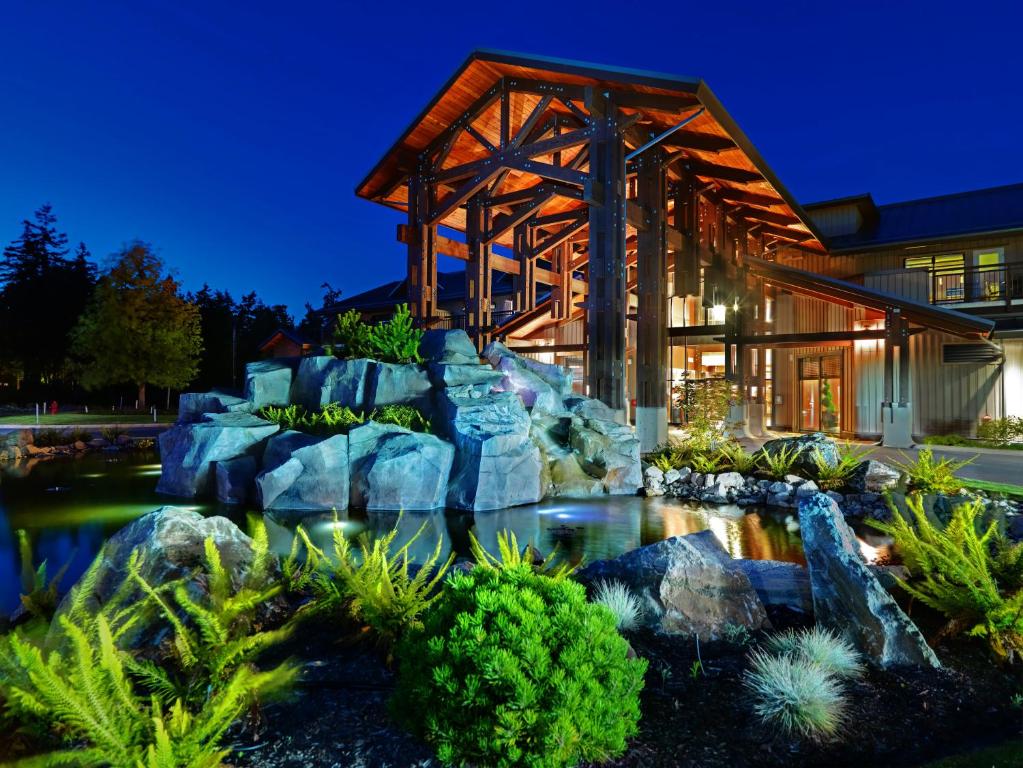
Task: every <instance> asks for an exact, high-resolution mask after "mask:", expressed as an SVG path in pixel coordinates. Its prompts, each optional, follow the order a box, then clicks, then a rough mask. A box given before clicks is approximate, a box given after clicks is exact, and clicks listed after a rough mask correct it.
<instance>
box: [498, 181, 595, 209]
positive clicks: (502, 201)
mask: <svg viewBox="0 0 1023 768" xmlns="http://www.w3.org/2000/svg"><path fill="white" fill-rule="evenodd" d="M545 190H550V191H552V192H554V194H555V195H557V196H558V197H568V198H571V199H573V200H582V199H583V192H582V190H581V189H579V188H578V187H572V186H568V185H566V184H558V183H557V182H553V181H541V182H540V183H538V184H534V185H533V186H531V187H526V188H525V189H519V190H516V191H514V192H508V193H507V194H504V195H498V196H497V197H494V198H491V199H490V200H489V201H488V203H487V204H488V205H491V206H501V205H515V204H516V203H525V202H528V201H529V200H532V199H533V198H535V197H536V196H537V195H538V194H543V192H544V191H545Z"/></svg>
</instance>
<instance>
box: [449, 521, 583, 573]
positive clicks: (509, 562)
mask: <svg viewBox="0 0 1023 768" xmlns="http://www.w3.org/2000/svg"><path fill="white" fill-rule="evenodd" d="M469 551H470V552H471V554H472V558H473V560H474V561H475V562H476V565H477V566H478V567H481V568H496V569H498V570H504V569H507V568H518V567H520V566H526V567H527V568H532V569H533V570H534V571H536V572H537V573H540V574H542V575H544V576H549V577H550V578H552V579H565V578H568V577H569V576H571V575H572V574H573V573H574V572H575V570H576V568H577V567H578V566H576V565H572V564H570V563H567V562H562V563H558V562H557V560H558V551H557V549H555V550H554V551H553V552H551V553H550V554H549V555H547V556H546V557H545V558H544V559H543V560H542V561H540V562H539V563H537V562H536V561H535V559H534V557H533V555H534V554H535V553H536V550H535V549H534V548H533V544H532V542H530V543H527V544H526V546H525V547H523V548H522V549H519V542H518V539H517V538H516V537H515V532H514V531H508V530H503V531H501V532H499V533H498V534H497V556H496V557H495V556H494V555H492V554H490V553H489V552H487V550H486V549H484V548H483V545H482V544H480V542H479V539H477V538H476V536H475V535H474V534H473V533H472V531H470V532H469Z"/></svg>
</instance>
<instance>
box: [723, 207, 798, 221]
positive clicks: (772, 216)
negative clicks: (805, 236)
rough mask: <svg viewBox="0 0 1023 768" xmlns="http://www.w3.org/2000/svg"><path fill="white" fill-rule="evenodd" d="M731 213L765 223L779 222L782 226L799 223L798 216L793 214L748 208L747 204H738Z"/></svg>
mask: <svg viewBox="0 0 1023 768" xmlns="http://www.w3.org/2000/svg"><path fill="white" fill-rule="evenodd" d="M731 215H732V216H740V217H742V218H744V219H749V220H752V221H762V222H765V223H767V224H781V225H782V226H787V225H789V224H799V223H800V221H799V217H798V216H796V215H795V214H790V213H775V212H774V211H765V210H764V209H763V208H750V207H749V206H748V205H740V206H739V207H738V208H736V209H735V210H733V211H732V212H731Z"/></svg>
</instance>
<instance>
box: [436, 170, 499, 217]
mask: <svg viewBox="0 0 1023 768" xmlns="http://www.w3.org/2000/svg"><path fill="white" fill-rule="evenodd" d="M500 170H501V169H500V168H488V169H486V170H484V171H481V172H480V173H478V174H477V175H476V176H473V177H472V178H471V179H469V180H468V181H466V182H465V183H463V184H462V186H460V187H459V188H458V189H456V190H455V191H453V192H450V193H449V194H448V195H447V197H445V198H444V199H443V200H441V201H439V202H438V203H437V204H436V207H434V208H431V209H430V216H429V219H428V223H429V224H431V225H433V224H439V223H440V222H442V221H443V220H444V219H446V218H447V217H448V216H450V215H451V214H452V213H453V212H454V211H455V210H456V209H457V208H458V207H459V206H460V205H462V203H464V202H465V201H466V200H468V199H469V198H470V197H472V196H473V195H475V194H476V193H477V192H479V191H480V190H481V189H483V187H485V186H487V184H488V183H489V182H490V180H491V179H492V178H494V176H496V175H497V174H498V172H500Z"/></svg>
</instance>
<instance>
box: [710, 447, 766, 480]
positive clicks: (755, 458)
mask: <svg viewBox="0 0 1023 768" xmlns="http://www.w3.org/2000/svg"><path fill="white" fill-rule="evenodd" d="M718 453H719V455H720V457H721V459H722V463H723V464H724V465H726V466H728V467H731V469H733V470H734V471H736V472H739V473H741V474H743V475H748V474H750V473H752V472H753V471H754V470H755V469H756V468H757V467H758V466H759V464H760V457H759V455H757V454H755V453H750V452H749V451H747V450H746V449H745V448H743V447H742V446H741V445H740V444H739V443H737V442H728V443H725V444H724V445H722V446H721V448H720V450H719V451H718Z"/></svg>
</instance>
